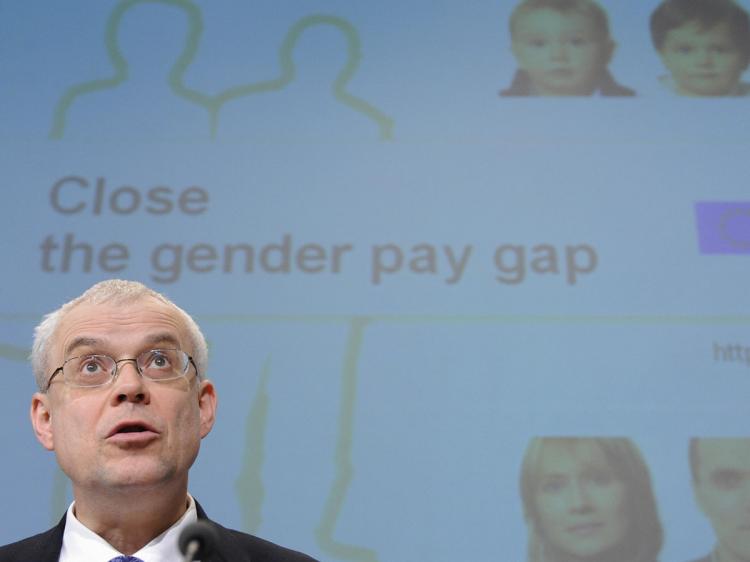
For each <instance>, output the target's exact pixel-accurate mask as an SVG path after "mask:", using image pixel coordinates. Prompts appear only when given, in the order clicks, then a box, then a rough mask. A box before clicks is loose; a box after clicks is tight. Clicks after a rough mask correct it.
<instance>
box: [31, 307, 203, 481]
mask: <svg viewBox="0 0 750 562" xmlns="http://www.w3.org/2000/svg"><path fill="white" fill-rule="evenodd" d="M188 342H189V339H188V336H187V333H186V330H185V327H184V325H183V323H182V321H181V319H180V317H179V316H177V315H176V313H175V311H174V310H173V309H172V308H171V307H169V306H168V305H166V304H164V303H161V302H159V301H158V300H156V299H153V298H150V297H148V298H144V299H141V300H139V301H136V302H133V303H129V304H125V305H114V304H106V303H105V304H97V305H92V304H81V305H78V306H76V307H75V308H73V309H72V310H71V311H70V312H69V313H68V314H67V315H66V316H64V317H63V319H62V321H61V322H60V325H59V326H58V328H57V330H56V331H55V333H54V334H53V338H52V341H51V342H50V343H51V349H50V352H49V355H48V359H49V361H48V364H49V365H50V366H51V367H52V368H51V369H50V371H52V370H54V368H56V367H57V366H59V365H62V363H63V361H64V360H65V359H67V358H69V357H75V356H80V355H87V354H101V355H109V356H111V357H113V358H114V359H123V358H132V357H136V356H137V355H138V354H139V353H141V352H143V351H146V350H150V349H156V348H179V349H182V350H183V351H185V352H187V353H188V354H190V353H192V351H193V350H192V349H190V348H189V347H188V345H189V344H188ZM215 408H216V397H215V394H214V390H213V386H212V385H211V383H210V382H208V381H203V382H199V381H198V380H197V379H196V375H195V372H194V369H193V367H192V366H191V367H189V371H188V373H187V375H186V377H183V378H178V379H175V380H171V381H164V382H154V381H151V380H146V379H144V378H142V377H141V376H140V375H139V374H138V372H137V370H136V367H135V365H134V363H133V362H122V363H120V364H119V365H118V368H117V377H116V378H115V380H114V381H113V382H111V383H109V384H106V385H104V386H100V387H94V388H76V387H72V386H69V385H67V384H65V383H64V382H63V380H62V376H61V374H58V375H57V377H56V378H55V379H54V380H53V382H52V384H51V386H50V388H49V390H48V392H47V393H46V394H41V393H37V394H35V395H34V399H33V401H32V412H31V414H32V423H33V424H34V428H35V431H36V434H37V438H38V439H39V440H40V442H41V443H42V444H43V445H44V446H45V447H46V448H48V449H50V450H54V451H55V454H56V456H57V460H58V463H59V464H60V467H61V468H62V469H63V471H64V472H65V473H66V474H67V475H68V476H69V477H70V479H71V481H72V482H73V486H74V490H84V489H88V490H92V491H95V490H99V491H101V490H117V489H121V490H122V489H127V490H134V489H136V488H138V487H141V488H142V489H148V488H150V487H154V486H159V485H160V484H162V483H164V482H178V483H182V482H184V484H185V486H187V473H188V469H189V468H190V466H191V465H192V463H193V461H194V460H195V457H196V455H197V454H198V449H199V445H200V440H201V438H203V437H204V436H205V435H207V434H208V432H209V431H210V430H211V427H212V425H213V421H214V414H215ZM144 429H145V431H144Z"/></svg>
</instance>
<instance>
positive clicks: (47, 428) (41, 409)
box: [30, 392, 55, 451]
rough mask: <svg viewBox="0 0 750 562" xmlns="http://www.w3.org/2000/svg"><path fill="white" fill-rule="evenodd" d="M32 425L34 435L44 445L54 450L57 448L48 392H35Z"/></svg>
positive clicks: (32, 404) (32, 400) (32, 405)
mask: <svg viewBox="0 0 750 562" xmlns="http://www.w3.org/2000/svg"><path fill="white" fill-rule="evenodd" d="M30 414H31V425H32V427H33V428H34V435H36V438H37V440H38V441H39V442H40V443H41V444H42V447H44V448H45V449H47V450H49V451H52V450H54V449H55V440H54V438H53V432H52V411H51V409H50V398H49V395H48V394H43V393H41V392H35V393H34V396H32V397H31V411H30Z"/></svg>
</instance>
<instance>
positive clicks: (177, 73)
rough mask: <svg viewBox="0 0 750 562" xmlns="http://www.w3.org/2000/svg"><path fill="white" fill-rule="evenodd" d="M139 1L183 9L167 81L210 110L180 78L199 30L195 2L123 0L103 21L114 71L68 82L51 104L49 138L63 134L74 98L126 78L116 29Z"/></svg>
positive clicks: (209, 103)
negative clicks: (182, 36) (184, 24)
mask: <svg viewBox="0 0 750 562" xmlns="http://www.w3.org/2000/svg"><path fill="white" fill-rule="evenodd" d="M140 4H164V5H167V6H174V7H175V8H179V9H180V10H182V11H184V12H185V14H186V16H187V18H188V27H189V30H188V37H187V39H186V41H185V47H184V49H183V51H182V53H181V54H180V56H179V57H178V58H177V60H176V61H175V63H174V65H173V66H172V68H171V70H170V71H169V78H168V83H169V86H170V88H171V90H172V91H173V92H174V93H175V94H176V95H177V96H179V97H182V98H185V99H187V100H188V101H190V102H192V103H196V104H198V105H200V106H202V107H204V108H206V109H208V110H209V112H212V111H213V109H212V107H213V105H212V99H211V97H209V96H206V95H205V94H201V93H200V92H197V91H195V90H192V89H190V88H188V87H187V86H185V84H184V81H183V77H184V75H185V72H186V71H187V69H188V67H189V66H190V64H191V63H192V62H193V59H194V58H195V54H196V52H197V50H198V44H199V42H200V38H201V34H202V32H203V17H202V15H201V12H200V9H199V8H198V6H196V5H195V4H194V3H193V2H192V0H123V1H122V2H120V3H119V4H118V5H117V6H116V7H115V9H114V10H113V11H112V14H111V15H110V17H109V20H108V21H107V28H106V32H105V45H106V49H107V54H108V55H109V59H110V61H111V62H112V66H113V67H114V75H113V76H110V77H109V78H101V79H98V80H91V81H88V82H81V83H79V84H76V85H74V86H71V87H70V88H69V89H68V90H67V91H66V92H65V93H64V94H63V95H62V97H61V98H60V100H59V101H58V103H57V107H56V108H55V113H54V117H53V122H52V129H51V131H50V134H49V137H50V138H51V139H61V138H62V137H63V135H64V134H65V126H66V119H67V114H68V110H69V109H70V107H71V106H72V105H73V102H74V101H75V100H76V99H77V98H79V97H81V96H84V95H87V94H92V93H94V92H100V91H104V90H110V89H112V88H116V87H117V86H119V85H120V84H122V83H123V82H125V81H126V80H127V79H128V62H127V61H126V60H125V57H124V56H123V54H122V52H121V50H120V46H119V42H118V32H119V29H120V25H121V24H122V19H123V17H124V16H125V14H126V13H127V12H128V11H129V10H132V9H133V8H135V7H136V6H138V5H140Z"/></svg>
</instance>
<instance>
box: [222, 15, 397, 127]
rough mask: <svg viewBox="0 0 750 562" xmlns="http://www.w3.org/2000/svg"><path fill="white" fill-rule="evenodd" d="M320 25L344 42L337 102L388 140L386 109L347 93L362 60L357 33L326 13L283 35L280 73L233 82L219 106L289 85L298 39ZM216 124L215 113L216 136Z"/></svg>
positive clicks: (303, 20) (390, 121) (307, 18)
mask: <svg viewBox="0 0 750 562" xmlns="http://www.w3.org/2000/svg"><path fill="white" fill-rule="evenodd" d="M319 25H329V26H332V27H334V28H336V29H337V30H338V31H340V32H341V33H342V34H343V35H344V38H345V39H346V44H347V61H346V64H345V65H344V68H343V69H342V70H341V71H340V72H339V74H338V76H337V77H336V79H335V80H334V82H333V85H332V91H333V95H334V97H335V98H336V100H338V101H339V102H340V103H342V104H344V105H346V106H348V107H350V108H351V109H353V110H354V111H357V112H359V113H362V114H364V115H365V116H367V117H368V118H370V119H372V120H373V121H375V122H376V123H377V125H378V128H379V131H380V139H381V140H391V139H392V138H393V119H391V118H390V117H388V116H387V115H386V114H385V113H383V112H382V111H380V110H379V109H378V108H376V107H375V106H373V105H371V104H370V103H368V102H366V101H365V100H363V99H362V98H358V97H356V96H354V95H352V94H350V93H349V92H348V91H347V89H346V87H347V84H348V83H349V82H350V81H351V79H352V78H353V77H354V74H355V72H356V71H357V69H358V68H359V65H360V62H361V60H362V46H361V42H360V40H359V33H358V32H357V30H356V29H355V27H354V26H353V25H352V24H351V23H350V22H348V21H347V20H345V19H343V18H340V17H337V16H332V15H326V14H313V15H309V16H305V17H303V18H301V19H300V20H298V21H297V22H296V23H295V24H294V25H292V27H290V28H289V31H288V32H287V34H286V37H285V38H284V42H283V43H282V44H281V48H280V49H279V66H280V70H281V73H280V76H279V77H278V78H274V79H272V80H265V81H262V82H254V83H251V84H244V85H241V86H234V87H232V88H229V89H227V90H225V91H223V92H221V93H220V94H219V95H218V96H216V101H217V106H216V110H217V112H218V110H219V109H220V108H221V107H222V106H223V105H224V104H226V103H228V102H230V101H232V100H235V99H238V98H242V97H246V96H251V95H255V94H260V93H263V92H270V91H275V90H281V89H283V88H285V87H286V86H288V85H289V84H290V83H291V82H292V81H293V80H294V77H295V75H296V68H295V65H294V58H293V54H294V49H295V47H296V46H297V42H298V41H299V40H300V37H302V34H303V33H305V31H307V30H308V29H310V28H311V27H315V26H319ZM217 128H218V115H213V116H212V119H211V135H212V136H214V137H215V135H216V129H217Z"/></svg>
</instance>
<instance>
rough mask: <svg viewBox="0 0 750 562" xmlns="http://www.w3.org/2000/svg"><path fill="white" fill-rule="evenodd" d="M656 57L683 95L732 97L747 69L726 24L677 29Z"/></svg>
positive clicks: (688, 24) (689, 24)
mask: <svg viewBox="0 0 750 562" xmlns="http://www.w3.org/2000/svg"><path fill="white" fill-rule="evenodd" d="M659 54H660V55H661V60H662V62H663V63H664V66H666V67H667V69H668V70H669V72H670V74H671V75H672V79H673V80H674V82H675V85H676V86H677V90H678V92H679V93H680V94H681V95H683V96H725V95H728V94H731V92H732V89H733V88H735V87H736V86H737V83H738V82H739V80H740V76H741V75H742V73H743V72H744V70H745V68H746V67H747V59H746V58H745V56H744V55H743V54H742V53H741V52H740V50H739V49H738V48H737V46H736V45H735V44H734V41H733V40H732V37H731V34H730V33H729V27H728V26H727V24H725V23H721V24H718V25H715V26H714V27H711V28H708V29H704V28H703V27H701V25H700V24H698V23H697V22H693V23H686V24H684V25H682V26H680V27H676V28H675V29H672V30H670V31H669V32H668V33H667V35H666V37H665V39H664V45H663V47H662V49H661V52H660V53H659Z"/></svg>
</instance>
